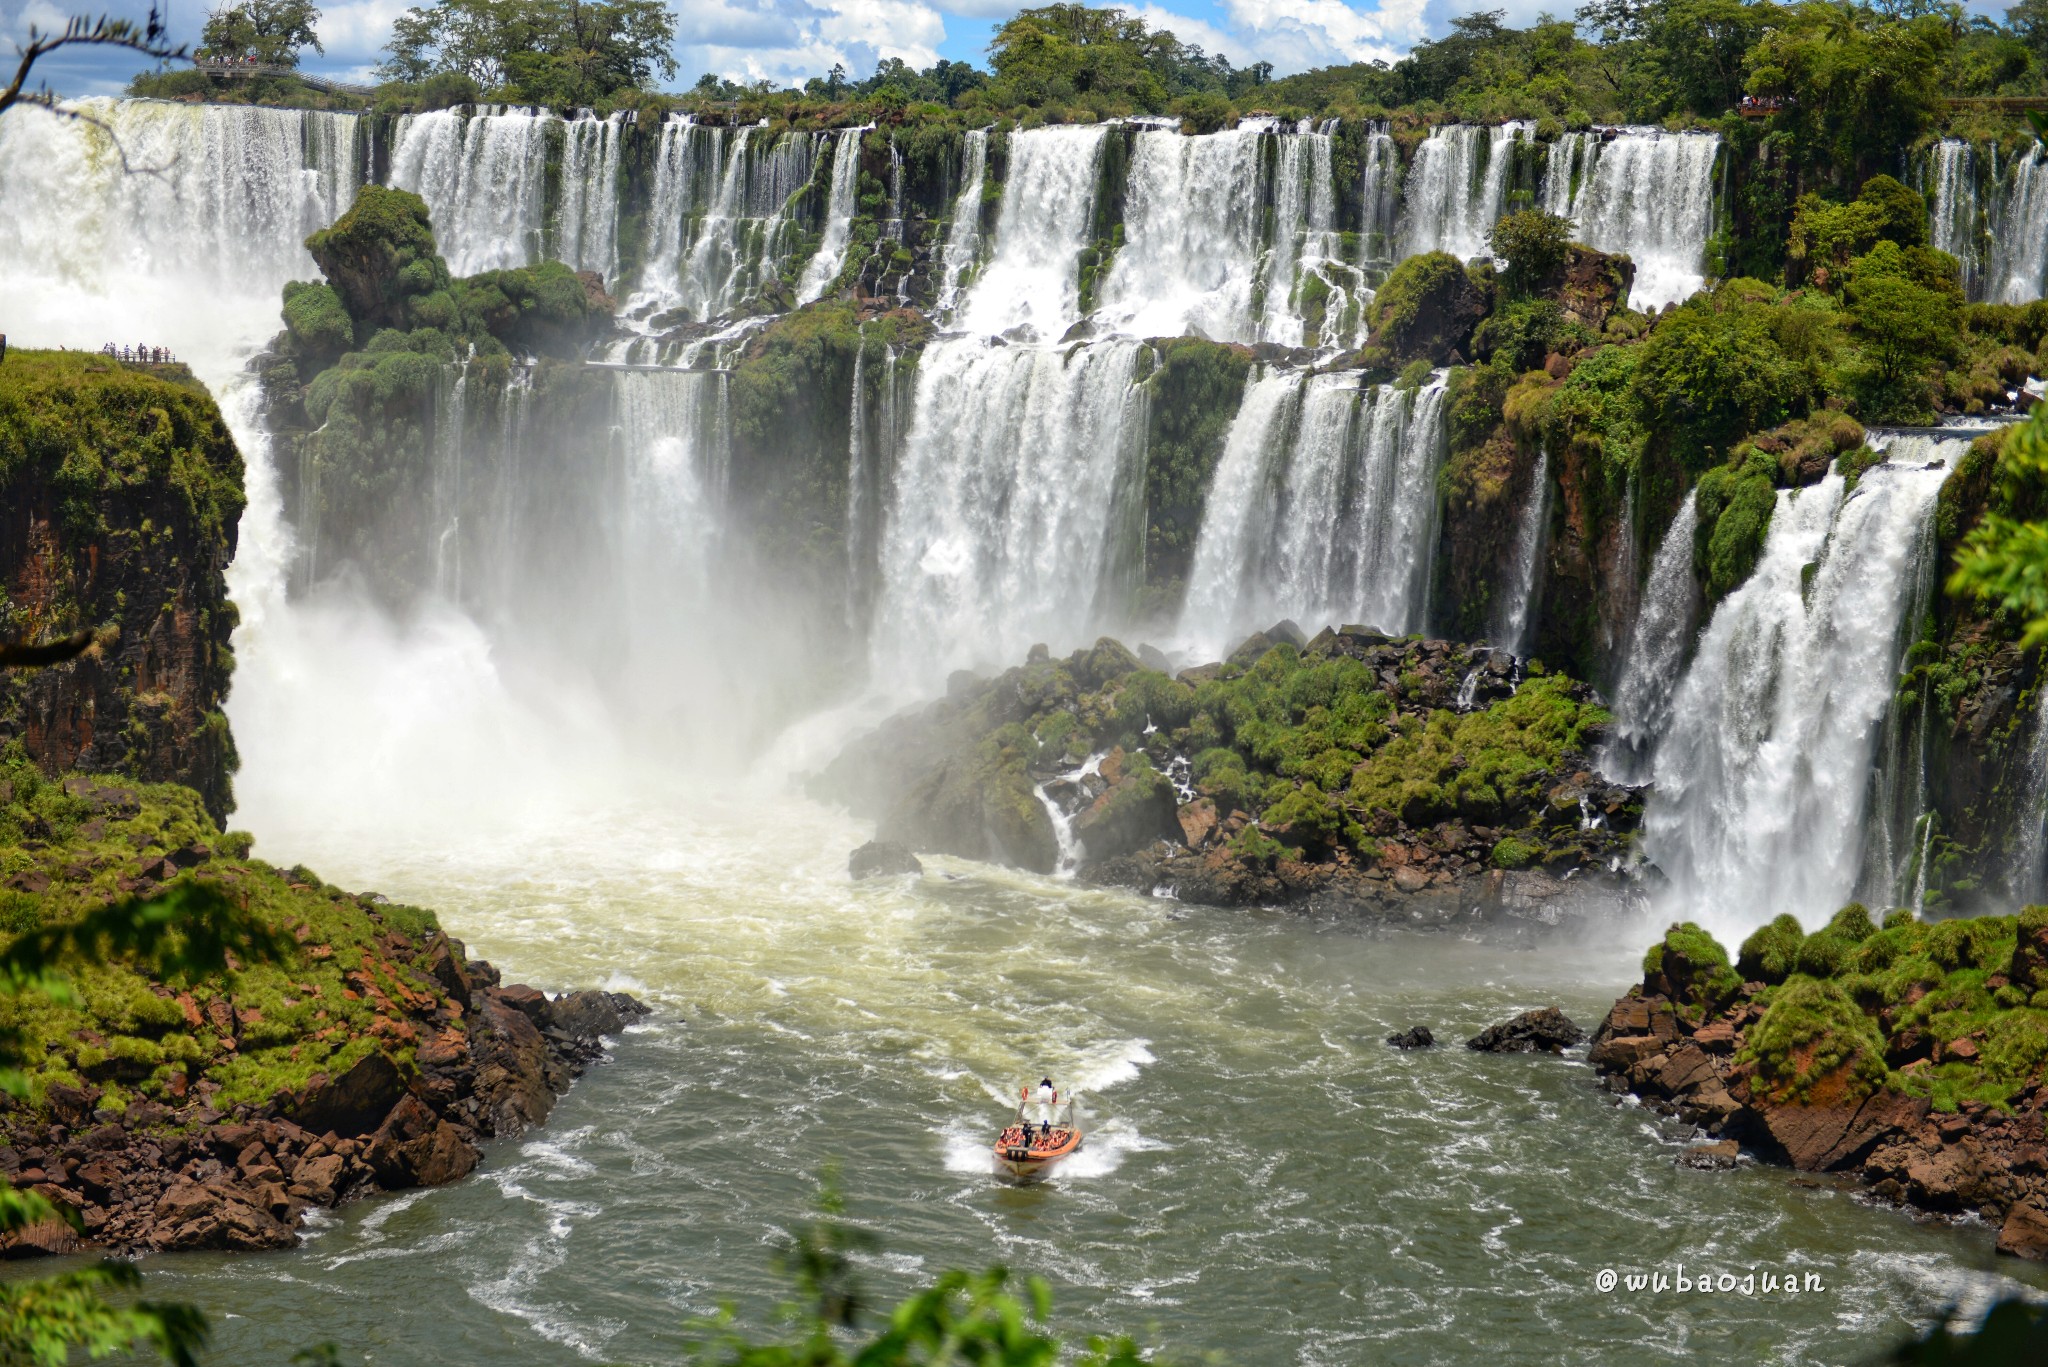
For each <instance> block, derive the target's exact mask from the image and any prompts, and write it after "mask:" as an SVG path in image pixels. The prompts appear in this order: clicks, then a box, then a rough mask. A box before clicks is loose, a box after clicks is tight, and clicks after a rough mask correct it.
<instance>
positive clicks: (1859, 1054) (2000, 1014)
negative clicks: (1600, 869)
mask: <svg viewBox="0 0 2048 1367" xmlns="http://www.w3.org/2000/svg"><path fill="white" fill-rule="evenodd" d="M1745 978H1747V979H1748V980H1747V981H1745ZM2044 1004H2048V908H2041V907H2032V908H2029V909H2028V910H2027V911H2026V912H2025V913H2023V914H2022V915H2021V916H2019V917H2017V918H2015V917H1980V918H1976V919H1972V920H1955V921H1943V922H1936V923H1934V924H1931V925H1930V924H1926V923H1921V922H1916V921H1915V920H1914V919H1913V918H1912V916H1911V915H1910V914H1909V913H1903V912H1895V913H1893V914H1892V915H1891V916H1889V917H1887V918H1886V919H1885V922H1884V926H1883V928H1882V929H1879V928H1877V927H1876V926H1874V925H1873V923H1872V921H1871V918H1870V916H1869V915H1868V913H1866V912H1865V911H1864V910H1863V908H1862V907H1860V906H1851V907H1848V908H1845V909H1844V910H1843V911H1842V912H1841V913H1840V914H1838V915H1837V916H1836V917H1835V918H1834V920H1833V921H1832V922H1830V924H1829V925H1828V926H1826V927H1824V928H1823V929H1822V930H1820V931H1817V932H1815V933H1814V934H1813V935H1802V933H1801V932H1800V930H1799V928H1798V924H1797V922H1795V921H1792V919H1791V918H1790V917H1780V918H1779V920H1778V921H1777V922H1775V923H1773V924H1772V925H1770V926H1767V927H1765V928H1764V929H1762V930H1760V931H1758V932H1757V933H1756V934H1755V935H1752V936H1751V937H1750V938H1749V939H1748V940H1747V941H1745V942H1744V944H1743V947H1742V955H1741V957H1740V959H1739V960H1738V961H1737V962H1736V963H1734V964H1732V965H1731V963H1730V961H1729V959H1728V956H1727V953H1726V951H1725V950H1723V949H1721V948H1720V947H1719V946H1718V945H1716V944H1715V943H1714V941H1713V940H1712V938H1711V937H1709V936H1707V935H1706V934H1705V933H1704V932H1702V931H1700V930H1699V929H1698V928H1697V927H1694V926H1690V925H1687V926H1674V927H1672V929H1671V931H1670V932H1669V933H1668V934H1667V935H1666V936H1665V937H1664V940H1663V941H1662V943H1660V944H1658V945H1656V946H1655V947H1653V948H1652V949H1651V951H1650V954H1649V957H1648V958H1647V959H1646V961H1645V964H1644V978H1643V981H1642V982H1641V983H1640V984H1639V985H1637V986H1635V987H1632V988H1630V989H1629V992H1628V995H1627V996H1625V997H1623V998H1622V999H1621V1000H1620V1001H1618V1002H1616V1003H1615V1004H1614V1006H1613V1008H1612V1009H1611V1010H1610V1011H1609V1012H1608V1013H1607V1016H1606V1019H1605V1020H1604V1021H1603V1022H1602V1024H1601V1026H1600V1028H1599V1030H1598V1031H1597V1032H1596V1034H1595V1035H1594V1038H1593V1043H1592V1048H1591V1051H1590V1053H1589V1060H1590V1062H1591V1063H1592V1064H1593V1066H1594V1067H1595V1068H1596V1069H1597V1070H1598V1071H1599V1072H1600V1074H1601V1076H1602V1078H1603V1079H1604V1080H1605V1082H1606V1084H1607V1085H1608V1086H1609V1087H1611V1088H1613V1089H1615V1090H1617V1091H1623V1092H1627V1093H1629V1094H1631V1095H1634V1096H1636V1097H1638V1098H1640V1099H1641V1100H1642V1101H1643V1102H1644V1104H1646V1105H1648V1106H1651V1107H1652V1108H1654V1109H1657V1110H1659V1111H1662V1112H1665V1113H1668V1114H1671V1115H1673V1116H1676V1117H1678V1118H1679V1119H1681V1120H1683V1121H1685V1122H1687V1123H1689V1124H1697V1125H1699V1126H1701V1127H1702V1128H1703V1129H1704V1130H1705V1132H1706V1133H1707V1134H1708V1135H1709V1136H1712V1137H1714V1138H1715V1139H1716V1140H1718V1141H1719V1142H1717V1143H1713V1144H1708V1145H1703V1146H1701V1147H1700V1148H1699V1149H1698V1150H1696V1151H1694V1152H1693V1153H1692V1161H1696V1162H1698V1163H1699V1164H1700V1165H1701V1166H1704V1167H1710V1168H1711V1167H1717V1166H1718V1167H1730V1166H1733V1165H1734V1162H1735V1160H1736V1157H1737V1151H1738V1148H1740V1149H1748V1150H1752V1151H1754V1152H1756V1153H1757V1154H1759V1155H1760V1156H1762V1157H1763V1158H1765V1159H1766V1160H1768V1161H1771V1162H1774V1163H1779V1164H1783V1165H1785V1166H1788V1167H1791V1168H1794V1169H1797V1170H1799V1171H1801V1172H1816V1173H1835V1174H1840V1175H1842V1176H1843V1177H1846V1178H1848V1179H1850V1180H1852V1181H1854V1182H1856V1183H1859V1184H1861V1185H1862V1186H1863V1187H1865V1188H1867V1189H1868V1191H1869V1193H1870V1194H1871V1195H1872V1196H1874V1197H1876V1198H1878V1199H1880V1200H1883V1201H1886V1202H1891V1203H1896V1204H1899V1205H1903V1206H1908V1207H1911V1208H1912V1209H1914V1210H1916V1211H1919V1212H1923V1213H1926V1214H1929V1215H1934V1216H1937V1217H1942V1218H1947V1219H1966V1220H1970V1221H1973V1222H1976V1221H1981V1222H1982V1223H1984V1224H1986V1225H1989V1226H1991V1227H1993V1228H1995V1229H1996V1230H1997V1232H1998V1233H1997V1247H1998V1250H1999V1252H2001V1253H2009V1254H2013V1255H2016V1256H2018V1257H2021V1258H2028V1259H2033V1260H2037V1261H2042V1260H2048V1136H2044V1134H2043V1128H2042V1122H2043V1113H2044V1109H2048V1088H2044V1085H2043V1083H2044V1079H2043V1074H2042V1062H2043V1059H2044V1057H2048V1011H2044V1010H2043V1009H2041V1007H2042V1005H2044Z"/></svg>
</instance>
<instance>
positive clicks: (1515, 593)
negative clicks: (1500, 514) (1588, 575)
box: [1493, 443, 1550, 655]
mask: <svg viewBox="0 0 2048 1367" xmlns="http://www.w3.org/2000/svg"><path fill="white" fill-rule="evenodd" d="M1549 529H1550V447H1549V445H1548V444H1547V443H1539V444H1538V446H1537V448H1536V470H1535V473H1534V475H1533V477H1532V478H1531V479H1530V481H1529V492H1528V493H1527V494H1526V495H1525V496H1524V498H1523V502H1522V522H1521V525H1520V526H1518V527H1517V528H1515V560H1514V566H1513V577H1512V578H1510V579H1509V580H1508V583H1507V586H1506V587H1507V592H1506V593H1505V594H1503V595H1502V597H1501V602H1500V610H1499V611H1498V612H1497V613H1496V614H1495V615H1494V623H1493V636H1494V639H1495V640H1496V641H1498V642H1499V643H1500V644H1501V645H1502V646H1505V647H1506V648H1507V649H1508V650H1510V651H1512V652H1514V653H1515V654H1516V655H1526V654H1528V653H1529V636H1530V633H1531V631H1532V630H1533V628H1534V627H1535V624H1536V620H1535V619H1536V596H1537V594H1538V592H1539V591H1540V590H1541V588H1542V560H1543V542H1544V537H1545V535H1546V533H1547V532H1548V531H1549Z"/></svg>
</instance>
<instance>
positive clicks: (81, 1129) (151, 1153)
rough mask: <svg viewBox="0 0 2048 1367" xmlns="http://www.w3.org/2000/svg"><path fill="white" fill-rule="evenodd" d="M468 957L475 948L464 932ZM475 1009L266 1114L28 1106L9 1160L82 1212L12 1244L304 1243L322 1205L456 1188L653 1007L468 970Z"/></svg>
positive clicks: (151, 1247) (126, 1248)
mask: <svg viewBox="0 0 2048 1367" xmlns="http://www.w3.org/2000/svg"><path fill="white" fill-rule="evenodd" d="M446 944H447V946H448V947H449V949H450V950H451V952H452V953H453V954H454V955H455V956H457V962H458V963H459V962H460V959H459V956H460V952H461V946H460V945H459V944H458V943H457V942H455V941H452V940H449V941H446ZM462 971H463V976H464V978H465V980H467V981H469V982H471V983H473V984H475V986H474V987H473V989H472V993H471V1003H472V1007H471V1009H470V1010H468V1011H460V1010H458V1011H456V1012H454V1013H448V1012H446V1011H445V1010H444V1011H443V1012H441V1013H437V1014H438V1015H442V1016H445V1017H446V1018H445V1019H424V1018H423V1019H421V1020H418V1021H416V1022H414V1023H415V1025H417V1026H419V1027H422V1028H421V1031H420V1033H421V1036H422V1038H421V1042H420V1044H419V1046H418V1049H417V1051H416V1053H415V1056H414V1066H413V1067H412V1068H410V1069H407V1068H402V1067H401V1066H400V1065H399V1064H397V1063H394V1062H393V1061H392V1060H391V1059H390V1058H388V1057H386V1055H385V1054H384V1053H383V1052H381V1051H376V1052H371V1053H368V1054H365V1055H363V1056H362V1057H361V1058H360V1059H358V1060H357V1061H356V1062H355V1063H354V1064H352V1065H351V1066H350V1067H349V1068H348V1069H347V1070H346V1071H344V1072H341V1073H339V1074H337V1075H335V1076H333V1077H326V1076H322V1075H317V1074H316V1075H315V1077H314V1079H313V1081H312V1082H311V1083H310V1084H309V1085H308V1086H306V1087H305V1088H303V1089H301V1090H300V1092H299V1093H298V1094H297V1095H281V1096H278V1097H275V1098H273V1099H272V1100H271V1102H270V1103H269V1104H268V1105H266V1106H264V1107H261V1108H250V1107H247V1106H240V1107H237V1108H235V1110H234V1111H233V1112H232V1113H228V1114H223V1113H222V1112H220V1111H217V1110H214V1109H213V1108H212V1107H211V1106H209V1105H208V1104H207V1103H206V1102H205V1101H204V1100H201V1099H198V1098H194V1099H193V1100H192V1101H191V1102H189V1103H188V1104H187V1105H185V1106H184V1107H182V1108H181V1109H177V1110H172V1109H170V1108H168V1107H165V1106H161V1105H156V1104H153V1103H147V1102H143V1103H138V1104H136V1105H133V1106H131V1107H129V1109H128V1110H127V1111H126V1112H125V1113H123V1114H121V1115H118V1116H109V1115H108V1113H107V1112H105V1111H95V1109H94V1103H95V1101H96V1100H97V1096H96V1094H95V1093H94V1092H93V1090H92V1089H89V1088H84V1089H81V1088H65V1089H61V1094H59V1093H60V1089H59V1088H52V1089H51V1092H52V1094H53V1095H52V1096H51V1097H50V1104H49V1105H48V1108H47V1109H48V1115H47V1117H46V1118H45V1119H44V1120H43V1121H40V1122H38V1121H36V1120H34V1119H32V1118H30V1117H28V1116H27V1115H26V1114H25V1113H21V1112H16V1113H14V1114H13V1115H12V1116H10V1120H11V1122H12V1123H11V1124H10V1125H9V1126H8V1127H7V1130H6V1143H5V1144H4V1145H0V1170H4V1171H5V1172H6V1173H7V1175H8V1176H9V1177H10V1178H11V1179H12V1181H13V1183H14V1185H16V1186H17V1187H27V1188H32V1189H34V1190H36V1191H38V1192H40V1193H41V1194H43V1195H44V1196H47V1197H49V1198H50V1199H51V1200H52V1201H55V1202H57V1203H58V1204H60V1205H63V1206H68V1207H70V1208H71V1209H73V1210H75V1211H77V1212H78V1214H79V1216H80V1218H81V1221H82V1223H83V1226H84V1234H83V1237H82V1239H81V1238H79V1237H78V1236H75V1235H73V1234H71V1232H70V1231H69V1230H68V1229H60V1228H52V1229H35V1230H29V1231H25V1232H24V1233H23V1234H21V1235H20V1236H16V1237H15V1238H13V1239H12V1240H10V1241H8V1242H7V1243H6V1244H5V1246H4V1247H0V1256H7V1255H9V1254H21V1253H34V1252H70V1251H74V1250H76V1249H79V1248H82V1247H99V1248H105V1249H110V1250H114V1251H117V1252H124V1253H139V1252H147V1251H158V1252H169V1251H185V1250H194V1249H233V1250H252V1249H268V1248H289V1247H291V1246H292V1245H294V1244H296V1243H297V1242H298V1234H297V1229H298V1225H299V1222H300V1220H301V1218H302V1217H303V1216H304V1215H305V1213H306V1211H308V1210H310V1209H313V1208H316V1207H327V1206H334V1205H338V1204H340V1203H341V1202H343V1201H346V1200H349V1199H351V1198H353V1197H356V1196H360V1195H364V1194H367V1193H369V1192H374V1191H397V1190H402V1189H405V1188H409V1187H423V1186H439V1185H441V1184H443V1183H447V1182H453V1181H455V1180H457V1179H458V1178H461V1177H464V1176H466V1175H468V1174H469V1173H470V1172H471V1171H473V1170H474V1169H475V1168H476V1166H477V1165H478V1164H479V1163H480V1162H482V1161H483V1155H482V1153H481V1151H480V1149H479V1147H478V1146H479V1144H480V1143H481V1142H482V1141H483V1140H485V1139H490V1138H509V1137H511V1136H514V1135H518V1134H521V1133H523V1132H524V1131H526V1130H527V1129H529V1128H531V1127H532V1126H535V1125H538V1124H540V1123H541V1122H542V1121H544V1120H546V1119H547V1116H548V1112H549V1111H550V1110H551V1109H552V1108H553V1106H554V1103H555V1100H556V1098H557V1097H559V1096H560V1095H561V1094H562V1093H563V1092H564V1091H566V1090H567V1089H568V1087H569V1084H570V1083H571V1082H572V1081H573V1080H574V1079H575V1078H576V1077H577V1076H579V1075H580V1074H581V1073H582V1071H583V1069H584V1068H585V1067H586V1066H587V1065H589V1064H590V1063H591V1062H593V1061H595V1060H597V1059H598V1058H600V1057H602V1055H603V1052H604V1037H606V1036H608V1035H615V1034H617V1033H618V1032H619V1031H620V1030H621V1029H623V1028H624V1027H625V1025H626V1024H628V1023H629V1022H631V1021H633V1020H635V1019H637V1018H639V1017H640V1016H643V1015H645V1014H647V1008H646V1007H645V1006H643V1005H641V1004H640V1003H639V1002H637V1001H635V1000H633V999H632V998H631V997H628V996H626V995H624V994H623V993H612V992H572V993H567V994H564V995H562V996H559V997H554V998H550V997H548V996H547V995H546V994H545V993H542V992H539V991H537V990H535V989H533V988H531V987H525V986H511V987H499V986H496V985H495V984H496V980H497V972H496V970H495V969H493V968H491V966H490V965H489V964H485V963H480V962H472V963H469V964H466V965H462Z"/></svg>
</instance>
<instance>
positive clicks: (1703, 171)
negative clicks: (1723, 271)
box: [1543, 128, 1721, 310]
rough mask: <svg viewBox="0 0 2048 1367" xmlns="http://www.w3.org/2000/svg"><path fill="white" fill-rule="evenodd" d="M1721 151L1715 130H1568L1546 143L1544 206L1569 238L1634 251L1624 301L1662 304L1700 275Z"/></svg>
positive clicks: (1695, 284) (1693, 286) (1685, 291)
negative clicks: (1565, 225) (1563, 223)
mask: <svg viewBox="0 0 2048 1367" xmlns="http://www.w3.org/2000/svg"><path fill="white" fill-rule="evenodd" d="M1720 150H1721V136H1720V134H1718V133H1667V132H1665V131H1664V130H1663V129H1661V128H1623V129H1619V130H1606V131H1596V132H1591V133H1567V134H1565V135H1564V136H1563V137H1561V138H1559V139H1558V140H1557V141H1556V142H1555V143H1554V144H1552V146H1551V149H1550V162H1549V171H1548V174H1547V175H1546V176H1545V177H1544V183H1543V207H1544V208H1545V209H1547V210H1549V211H1550V212H1551V213H1553V214H1558V215H1560V216H1562V217H1564V218H1568V219H1570V220H1571V221H1572V223H1573V225H1574V233H1573V236H1574V237H1575V239H1576V240H1578V241H1580V242H1583V243H1585V244H1586V245H1587V246H1589V247H1594V248H1597V249H1598V250H1600V251H1603V252H1617V253H1619V252H1625V253H1627V254H1628V256H1629V257H1630V258H1631V259H1633V260H1634V262H1635V267H1636V277H1635V284H1634V286H1633V287H1632V288H1631V289H1630V291H1629V306H1630V307H1631V308H1636V309H1643V310H1648V309H1655V308H1662V307H1663V306H1665V305H1666V304H1673V303H1676V302H1678V301H1679V300H1681V299H1684V298H1685V297H1686V296H1688V295H1690V294H1692V293H1693V292H1694V291H1695V290H1697V289H1698V288H1699V287H1700V285H1701V284H1702V283H1703V282H1704V281H1705V279H1706V275H1705V264H1704V257H1705V252H1706V246H1707V236H1708V234H1709V233H1710V232H1712V230H1713V226H1714V160H1715V158H1716V156H1718V155H1719V153H1720Z"/></svg>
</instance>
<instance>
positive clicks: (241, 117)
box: [0, 99, 363, 360]
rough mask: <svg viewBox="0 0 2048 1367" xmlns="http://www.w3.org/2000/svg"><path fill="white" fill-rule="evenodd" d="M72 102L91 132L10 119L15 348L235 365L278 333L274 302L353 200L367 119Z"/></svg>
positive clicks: (1, 195)
mask: <svg viewBox="0 0 2048 1367" xmlns="http://www.w3.org/2000/svg"><path fill="white" fill-rule="evenodd" d="M72 107H73V108H76V109H78V110H79V111H80V112H82V113H86V114H89V115H91V118H92V120H93V121H87V120H84V119H69V118H63V117H60V116H58V115H54V114H51V113H49V112H48V111H45V110H42V109H34V108H26V107H24V108H16V109H13V110H10V111H9V112H8V113H7V114H5V115H0V281H4V282H5V285H4V288H0V294H4V296H5V299H6V312H7V319H6V324H7V327H6V330H7V331H9V332H11V333H12V334H13V338H14V342H15V344H16V345H17V346H20V345H24V344H28V345H43V346H56V345H58V344H59V343H62V344H64V345H66V346H70V347H73V348H76V349H84V350H92V349H96V348H97V347H99V346H100V345H101V344H102V343H105V342H108V341H118V342H125V343H131V344H134V343H145V342H146V343H149V344H153V345H154V344H167V345H171V346H173V347H174V348H175V349H176V350H177V351H178V352H179V354H180V355H181V356H184V357H187V358H188V359H197V358H198V357H199V354H200V353H202V352H205V353H207V355H208V357H210V358H219V359H223V360H224V359H226V355H227V353H228V352H229V351H230V350H233V349H235V348H238V347H239V346H241V345H243V344H245V343H246V342H247V341H249V340H250V339H251V334H252V332H253V331H255V330H262V335H268V332H269V331H274V330H275V329H276V327H277V307H278V303H277V292H278V291H279V290H280V289H281V288H282V287H283V286H284V284H285V282H286V281H288V280H293V279H305V278H307V277H309V276H313V275H315V274H316V270H315V267H314V265H313V261H312V258H311V257H309V256H308V255H307V254H306V250H305V247H304V245H303V244H304V241H305V238H306V235H307V234H308V233H311V232H313V231H315V230H317V229H319V228H323V227H325V226H327V224H329V223H331V222H333V221H334V219H336V218H337V217H339V216H340V215H341V214H342V212H344V211H345V210H346V209H347V208H348V206H349V205H350V204H351V203H353V202H354V200H355V195H356V190H357V187H358V186H359V185H360V184H361V181H362V175H363V157H362V144H361V121H360V119H359V118H358V117H357V116H356V115H353V114H329V113H317V112H313V111H309V110H296V109H259V108H254V107H252V106H248V105H188V104H172V103H166V102H161V101H156V100H122V101H113V100H103V99H94V100H85V101H80V102H79V103H78V104H76V105H75V106H72ZM124 157H125V158H126V162H127V165H128V166H130V167H132V168H134V172H135V173H133V174H129V173H125V172H124V170H123V158H124ZM145 327H146V333H144V332H141V331H138V329H139V328H145Z"/></svg>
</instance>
